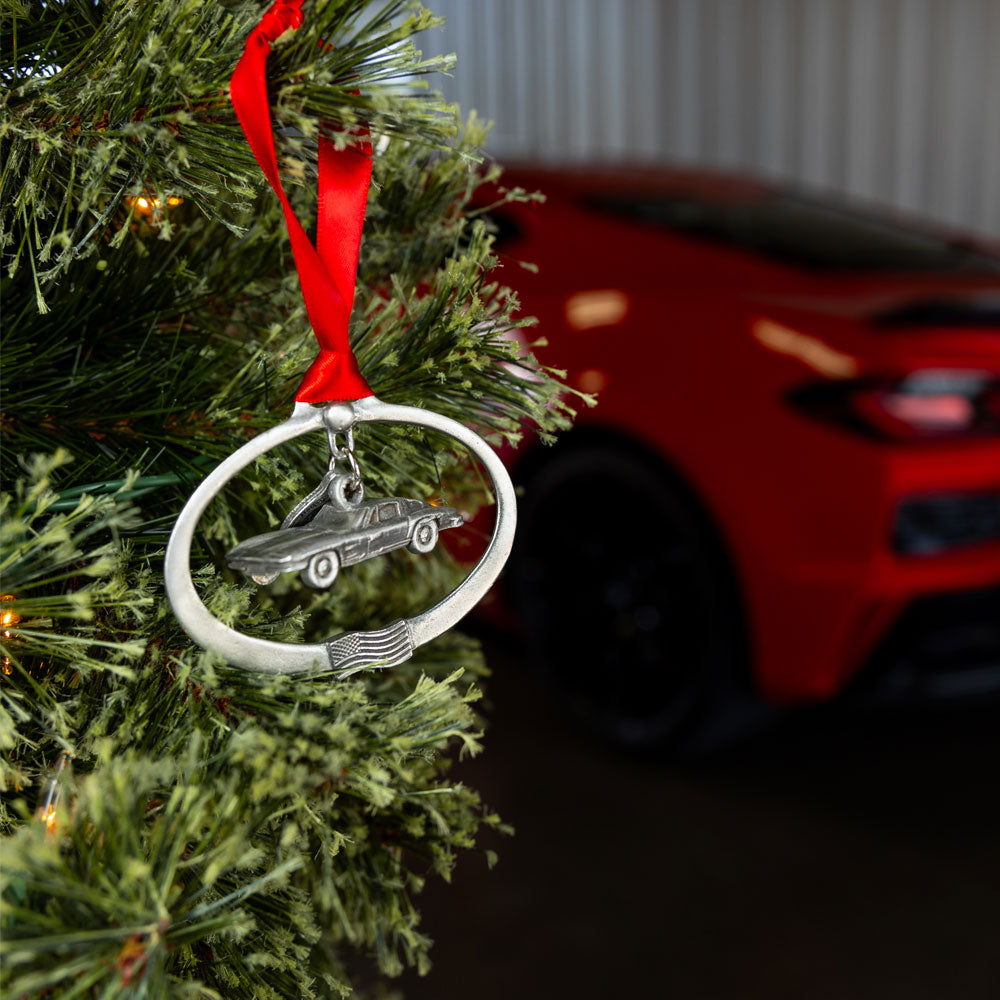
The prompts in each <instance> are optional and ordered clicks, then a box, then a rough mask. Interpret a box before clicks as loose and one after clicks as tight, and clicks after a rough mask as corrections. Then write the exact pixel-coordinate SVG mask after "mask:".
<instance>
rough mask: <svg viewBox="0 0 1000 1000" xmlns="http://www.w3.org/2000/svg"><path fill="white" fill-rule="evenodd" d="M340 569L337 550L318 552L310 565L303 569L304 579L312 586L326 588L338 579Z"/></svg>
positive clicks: (319, 588)
mask: <svg viewBox="0 0 1000 1000" xmlns="http://www.w3.org/2000/svg"><path fill="white" fill-rule="evenodd" d="M339 570H340V558H339V556H338V555H337V553H336V552H318V553H317V554H316V555H314V556H313V557H312V558H311V559H310V560H309V565H308V566H306V568H305V569H304V570H303V571H302V579H303V580H305V582H306V583H307V584H308V585H309V586H310V587H315V588H316V589H317V590H324V589H326V588H327V587H329V586H331V585H332V584H333V581H334V580H336V579H337V573H338V572H339Z"/></svg>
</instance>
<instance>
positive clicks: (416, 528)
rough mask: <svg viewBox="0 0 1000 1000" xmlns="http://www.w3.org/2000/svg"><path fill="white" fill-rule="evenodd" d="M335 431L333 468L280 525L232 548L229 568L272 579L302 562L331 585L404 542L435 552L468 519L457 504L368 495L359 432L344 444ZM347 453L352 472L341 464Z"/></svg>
mask: <svg viewBox="0 0 1000 1000" xmlns="http://www.w3.org/2000/svg"><path fill="white" fill-rule="evenodd" d="M329 438H330V456H331V457H330V470H329V472H327V474H326V475H325V476H324V477H323V479H322V480H321V481H320V484H319V486H317V487H316V489H314V490H313V491H312V492H311V493H310V494H309V495H308V496H307V497H305V498H304V499H303V500H301V501H300V502H299V503H298V504H296V506H295V507H294V508H293V509H292V511H291V513H289V515H288V517H286V518H285V520H284V521H283V522H282V524H281V527H280V528H279V529H278V530H277V531H269V532H267V534H264V535H257V536H256V537H255V538H249V539H247V540H246V541H244V542H240V544H239V545H237V546H236V547H235V548H234V549H233V550H232V551H231V552H229V553H228V554H227V555H226V562H227V563H229V566H230V568H232V569H238V570H242V572H244V573H246V575H247V576H249V577H250V579H252V580H253V581H254V582H255V583H259V584H261V585H264V584H268V583H271V582H273V581H274V580H275V579H277V577H278V574H279V573H287V572H291V571H295V570H298V571H300V572H301V574H302V579H303V581H304V582H305V583H307V584H308V585H309V586H310V587H315V588H317V589H324V588H326V587H330V586H332V584H333V583H334V581H335V580H336V579H337V575H338V573H339V572H340V568H341V567H342V566H353V565H354V564H355V563H359V562H364V560H366V559H372V558H374V557H375V556H380V555H383V554H385V553H386V552H392V551H393V550H394V549H400V548H403V547H404V546H405V547H406V548H408V549H409V550H410V551H411V552H415V553H418V554H423V553H426V552H430V551H431V550H432V549H433V548H434V546H435V545H436V544H437V540H438V535H439V534H440V533H441V532H442V531H444V530H445V529H447V528H457V527H458V526H459V525H460V524H462V515H461V514H459V512H458V511H457V510H455V508H454V507H444V506H441V507H436V506H434V505H433V504H429V503H425V502H424V501H423V500H410V499H408V498H406V497H378V498H377V499H374V500H366V499H365V498H364V492H365V491H364V484H363V483H362V481H361V474H360V470H359V469H358V466H357V462H356V461H355V460H354V444H353V434H351V433H350V431H348V441H347V443H346V444H345V445H343V446H339V447H338V445H337V443H336V436H335V435H333V434H330V435H329ZM344 455H346V456H347V457H348V460H349V461H350V464H351V471H350V472H338V471H337V466H336V463H337V460H338V458H340V457H343V456H344Z"/></svg>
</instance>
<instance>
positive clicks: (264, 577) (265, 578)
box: [250, 573, 278, 587]
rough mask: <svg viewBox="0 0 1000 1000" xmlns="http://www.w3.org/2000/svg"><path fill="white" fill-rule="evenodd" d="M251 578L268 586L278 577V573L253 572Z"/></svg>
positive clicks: (263, 585) (258, 583) (262, 585)
mask: <svg viewBox="0 0 1000 1000" xmlns="http://www.w3.org/2000/svg"><path fill="white" fill-rule="evenodd" d="M250 579H251V580H253V582H254V583H256V584H257V585H258V586H260V587H266V586H267V585H268V584H269V583H274V581H275V580H277V579H278V574H277V573H251V574H250Z"/></svg>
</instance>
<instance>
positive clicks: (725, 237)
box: [586, 192, 1000, 273]
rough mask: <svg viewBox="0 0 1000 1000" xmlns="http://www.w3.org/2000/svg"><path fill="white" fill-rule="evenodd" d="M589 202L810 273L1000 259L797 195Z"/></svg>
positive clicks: (989, 266)
mask: <svg viewBox="0 0 1000 1000" xmlns="http://www.w3.org/2000/svg"><path fill="white" fill-rule="evenodd" d="M586 202H587V204H589V205H590V207H592V208H595V209H597V210H598V211H602V212H611V213H614V214H615V215H618V216H620V217H623V218H628V219H633V220H636V221H638V222H643V223H647V224H649V225H655V226H661V227H663V228H664V229H669V230H671V231H673V232H677V233H682V234H683V235H685V236H690V237H693V238H695V239H699V240H707V241H711V242H713V243H722V244H726V245H728V246H731V247H736V248H739V249H741V250H746V251H749V252H751V253H757V254H760V255H762V256H764V257H769V258H774V259H776V260H780V261H782V262H783V263H786V264H792V265H795V266H798V267H805V268H809V269H811V270H817V271H842V272H848V271H849V272H861V273H865V272H884V271H893V272H913V271H918V272H927V271H962V272H979V273H982V272H986V273H996V272H998V271H1000V261H997V260H996V259H995V258H993V257H990V256H988V255H987V254H985V253H983V252H982V251H980V250H978V249H977V248H975V247H973V246H967V245H965V244H964V243H961V242H957V241H956V242H952V241H949V240H946V239H942V238H940V237H937V236H935V235H933V234H931V233H925V232H922V231H920V230H918V229H909V228H907V227H905V226H902V225H899V224H896V223H894V222H890V221H888V220H884V219H879V218H876V217H872V216H868V215H864V214H861V213H860V212H855V211H852V210H850V209H847V208H844V207H842V206H839V205H836V204H833V203H826V202H822V201H818V200H813V199H810V198H807V197H802V196H799V195H794V194H787V193H780V192H775V193H773V194H771V195H765V196H762V197H761V198H759V199H755V200H753V201H735V200H719V201H712V200H708V199H703V198H699V197H697V196H691V195H689V194H687V193H667V194H664V193H656V194H643V193H632V194H625V195H610V196H609V195H600V196H595V197H590V198H587V199H586Z"/></svg>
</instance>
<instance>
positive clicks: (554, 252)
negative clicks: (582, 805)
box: [494, 170, 1000, 744]
mask: <svg viewBox="0 0 1000 1000" xmlns="http://www.w3.org/2000/svg"><path fill="white" fill-rule="evenodd" d="M504 183H505V184H506V185H514V184H519V185H523V186H524V187H525V188H527V189H529V190H534V189H539V190H542V191H544V192H545V193H546V196H547V201H546V203H545V204H544V205H534V204H530V205H514V206H504V208H503V209H502V211H500V212H498V213H497V215H496V217H495V220H494V221H495V222H496V225H497V227H498V254H499V256H500V260H501V264H504V265H505V267H504V270H503V273H502V274H501V275H500V277H501V279H502V280H503V281H504V282H505V283H508V284H511V285H513V287H514V288H515V289H516V290H517V292H518V293H519V296H520V299H521V302H522V306H523V310H524V312H525V313H528V314H532V315H535V316H537V317H538V319H539V321H540V325H539V327H538V328H537V333H538V334H539V335H540V336H541V337H544V338H545V340H546V341H547V346H544V347H541V348H539V349H538V350H537V353H538V355H539V357H540V359H541V360H542V361H543V362H546V363H551V364H553V365H555V366H558V367H560V368H566V369H568V372H569V379H570V381H571V383H572V384H573V385H574V386H576V387H578V388H580V389H582V390H583V391H585V392H596V393H598V394H599V405H598V406H597V407H596V408H594V409H592V410H589V409H584V410H583V411H582V412H581V413H580V416H579V421H578V425H577V427H576V428H575V429H574V430H573V431H572V432H571V433H570V434H569V435H567V436H566V437H565V439H564V440H563V441H561V442H560V443H559V444H558V445H557V446H555V447H554V448H547V447H543V446H540V445H536V446H533V447H528V448H526V449H522V453H521V454H519V455H518V456H516V458H515V460H514V461H515V466H516V475H517V478H519V479H520V481H521V483H522V484H523V485H524V494H523V502H522V507H521V523H520V528H519V543H518V547H517V550H516V552H515V557H514V560H513V563H512V566H511V569H510V571H509V573H508V587H509V590H508V594H509V598H510V601H511V602H512V604H513V605H514V606H515V609H516V611H517V613H518V615H519V617H520V619H521V622H522V624H523V627H524V629H525V632H526V634H527V636H528V637H529V639H530V642H531V644H532V646H533V648H534V649H535V651H536V652H537V653H538V654H539V655H540V657H541V658H542V659H543V660H544V662H545V664H546V666H547V668H548V670H549V672H550V674H551V676H552V678H553V679H554V681H555V682H556V684H557V685H558V686H559V687H560V688H561V690H562V692H563V694H564V696H565V697H566V699H567V700H568V701H569V702H570V704H572V705H573V706H574V708H575V709H576V711H577V712H578V713H579V714H580V715H581V716H582V717H584V718H585V719H586V720H587V721H589V722H590V723H591V724H592V725H593V726H595V727H596V728H598V729H600V730H602V731H603V732H605V733H606V734H607V735H610V736H612V737H613V738H615V739H617V740H620V741H623V742H626V743H633V744H648V743H656V742H662V741H664V740H667V739H675V738H678V737H681V736H683V735H685V734H690V733H692V732H694V731H696V730H698V729H699V728H701V729H703V728H704V726H705V724H706V721H707V720H709V719H711V718H713V717H715V716H716V714H717V712H718V707H719V705H720V703H724V702H727V701H728V702H732V701H733V699H734V696H737V695H741V694H745V693H746V692H747V691H750V692H753V693H754V694H755V695H758V696H763V698H764V699H766V700H769V701H771V702H776V703H795V702H808V701H815V700H821V699H828V698H830V697H831V696H833V695H835V694H837V693H838V692H840V691H842V690H844V689H845V687H847V686H848V685H849V684H851V683H852V682H853V681H854V680H855V678H857V679H858V681H859V683H860V682H861V681H862V679H870V680H871V681H872V682H873V683H874V682H875V681H876V680H877V681H878V682H879V684H880V685H881V686H882V687H885V686H886V685H889V686H890V687H891V686H893V685H895V686H897V687H904V688H907V689H909V690H924V691H926V690H931V691H968V690H976V689H978V688H979V687H980V686H985V685H987V684H995V681H996V677H995V675H994V673H993V669H994V668H998V667H1000V252H998V251H997V250H996V248H989V247H986V246H980V245H976V244H973V243H972V242H970V241H967V240H958V239H952V238H949V237H947V236H942V235H940V234H937V233H932V232H929V231H923V230H921V229H919V228H914V227H911V226H908V225H905V224H903V223H900V222H898V221H895V220H892V219H889V218H886V217H878V216H876V215H869V214H862V213H858V212H856V211H851V210H848V209H846V208H844V207H840V206H837V205H834V204H826V203H823V202H820V201H814V200H810V199H809V198H806V197H801V196H799V195H798V194H796V193H793V192H791V191H787V190H782V189H779V188H774V187H770V186H766V185H764V184H761V183H757V182H750V181H746V180H741V179H734V178H726V177H713V176H706V175H705V174H683V173H669V174H667V173H664V172H662V171H657V172H655V173H654V172H644V171H621V170H616V171H608V172H604V173H600V172H592V171H588V172H578V173H576V172H565V171H559V172H544V171H535V172H530V173H529V172H525V171H511V172H508V173H507V174H505V176H504ZM517 261H530V262H533V263H535V264H537V265H538V272H537V274H536V273H532V272H530V271H528V270H525V269H523V268H520V267H518V266H517V265H516V263H515V262H517ZM528 332H530V333H534V332H536V331H528Z"/></svg>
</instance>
